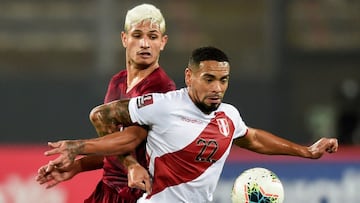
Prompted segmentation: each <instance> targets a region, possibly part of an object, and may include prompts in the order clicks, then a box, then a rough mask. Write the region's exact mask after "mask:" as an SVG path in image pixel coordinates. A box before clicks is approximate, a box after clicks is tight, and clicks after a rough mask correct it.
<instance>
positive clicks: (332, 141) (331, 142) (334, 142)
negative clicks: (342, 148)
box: [326, 139, 339, 153]
mask: <svg viewBox="0 0 360 203" xmlns="http://www.w3.org/2000/svg"><path fill="white" fill-rule="evenodd" d="M338 147H339V144H338V141H337V139H330V140H329V147H328V148H327V149H326V152H328V153H334V152H337V149H338Z"/></svg>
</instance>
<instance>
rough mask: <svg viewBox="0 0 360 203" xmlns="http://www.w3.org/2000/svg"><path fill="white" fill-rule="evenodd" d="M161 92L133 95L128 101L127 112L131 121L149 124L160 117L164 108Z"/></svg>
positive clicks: (164, 110)
mask: <svg viewBox="0 0 360 203" xmlns="http://www.w3.org/2000/svg"><path fill="white" fill-rule="evenodd" d="M162 98H163V94H158V93H151V94H145V95H143V96H139V97H135V98H132V99H130V101H129V114H130V118H131V121H132V122H133V123H137V124H139V125H147V126H151V125H152V124H153V123H154V122H156V120H158V119H157V118H161V117H162V115H163V114H164V112H166V108H164V105H162V103H163V99H162Z"/></svg>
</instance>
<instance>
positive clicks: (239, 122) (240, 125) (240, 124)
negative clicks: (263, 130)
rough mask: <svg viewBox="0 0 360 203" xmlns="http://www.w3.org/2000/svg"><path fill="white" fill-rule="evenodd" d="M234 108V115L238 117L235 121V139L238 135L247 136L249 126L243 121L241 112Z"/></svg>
mask: <svg viewBox="0 0 360 203" xmlns="http://www.w3.org/2000/svg"><path fill="white" fill-rule="evenodd" d="M233 108H234V111H233V112H234V114H235V115H234V116H235V118H236V119H234V121H235V123H234V125H235V132H234V136H233V139H236V138H238V137H242V136H245V135H246V133H247V131H248V126H247V125H246V124H245V122H244V121H243V119H242V118H241V115H240V112H239V111H238V110H237V109H236V108H235V107H233Z"/></svg>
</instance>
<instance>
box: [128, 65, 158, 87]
mask: <svg viewBox="0 0 360 203" xmlns="http://www.w3.org/2000/svg"><path fill="white" fill-rule="evenodd" d="M158 67H159V64H158V63H156V64H153V65H151V66H148V67H136V66H128V67H127V68H126V70H127V92H128V91H130V90H131V89H132V88H133V87H134V86H136V85H137V84H138V83H139V82H140V81H142V80H143V79H144V78H146V77H147V76H148V75H150V74H151V73H152V72H153V71H154V70H156V69H157V68H158Z"/></svg>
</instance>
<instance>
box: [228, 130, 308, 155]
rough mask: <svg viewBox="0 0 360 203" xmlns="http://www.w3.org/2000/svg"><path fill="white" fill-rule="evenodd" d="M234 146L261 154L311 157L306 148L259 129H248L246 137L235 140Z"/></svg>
mask: <svg viewBox="0 0 360 203" xmlns="http://www.w3.org/2000/svg"><path fill="white" fill-rule="evenodd" d="M235 144H236V145H238V146H240V147H243V148H246V149H249V150H251V151H254V152H257V153H261V154H269V155H291V156H299V157H304V158H310V157H311V153H310V152H309V149H308V147H307V146H302V145H299V144H296V143H294V142H291V141H289V140H286V139H283V138H281V137H278V136H276V135H274V134H272V133H269V132H267V131H264V130H260V129H254V128H249V131H248V134H247V135H246V137H245V138H239V139H237V140H235Z"/></svg>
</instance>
